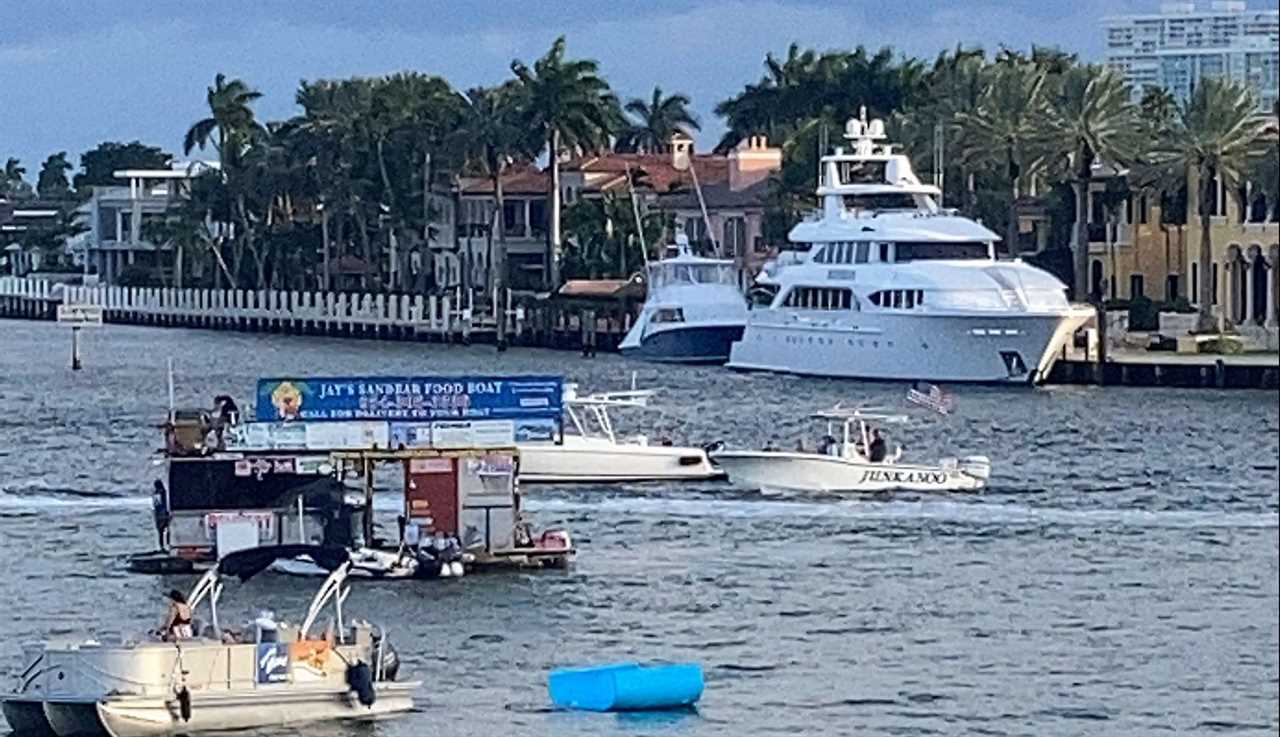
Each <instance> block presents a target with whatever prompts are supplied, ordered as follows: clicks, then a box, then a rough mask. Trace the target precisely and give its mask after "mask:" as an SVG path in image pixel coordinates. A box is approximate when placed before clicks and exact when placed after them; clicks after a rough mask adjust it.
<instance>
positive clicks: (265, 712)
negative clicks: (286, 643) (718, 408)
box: [59, 683, 418, 737]
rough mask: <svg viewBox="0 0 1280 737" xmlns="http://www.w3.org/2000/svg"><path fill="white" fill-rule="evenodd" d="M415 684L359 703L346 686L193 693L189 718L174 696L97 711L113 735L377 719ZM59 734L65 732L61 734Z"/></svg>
mask: <svg viewBox="0 0 1280 737" xmlns="http://www.w3.org/2000/svg"><path fill="white" fill-rule="evenodd" d="M417 686H418V684H417V683H390V684H379V685H378V686H377V687H376V688H375V691H376V693H377V699H376V700H375V701H374V703H373V704H372V705H370V706H365V705H363V704H361V703H360V702H359V701H358V700H357V699H356V698H355V695H354V694H352V693H350V692H348V691H347V690H346V689H334V688H315V689H299V688H296V687H295V688H289V689H282V690H281V691H280V692H279V693H275V694H273V693H263V692H258V693H254V694H252V695H251V696H249V697H248V698H246V695H245V694H243V693H239V694H238V693H226V694H198V695H197V694H193V695H192V699H191V719H190V721H184V720H183V719H182V716H181V714H180V713H179V712H178V709H177V704H176V702H174V701H173V700H164V699H158V698H112V699H105V700H103V701H100V702H98V703H97V704H96V705H95V706H96V715H97V718H98V721H99V722H100V724H101V726H102V728H103V732H104V733H105V734H107V735H110V737H160V736H162V735H170V734H175V733H186V732H206V731H215V730H216V731H221V730H234V729H251V728H253V727H266V726H278V725H286V724H302V723H305V722H315V721H329V720H343V719H379V718H382V717H386V716H390V715H392V714H398V713H401V712H406V711H409V710H411V709H412V708H413V691H414V689H416V688H417ZM59 737H63V735H62V734H61V733H59Z"/></svg>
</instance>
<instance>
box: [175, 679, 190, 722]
mask: <svg viewBox="0 0 1280 737" xmlns="http://www.w3.org/2000/svg"><path fill="white" fill-rule="evenodd" d="M178 714H179V715H180V716H181V717H182V721H184V722H189V721H191V692H190V691H188V690H187V687H186V686H183V687H182V688H179V689H178Z"/></svg>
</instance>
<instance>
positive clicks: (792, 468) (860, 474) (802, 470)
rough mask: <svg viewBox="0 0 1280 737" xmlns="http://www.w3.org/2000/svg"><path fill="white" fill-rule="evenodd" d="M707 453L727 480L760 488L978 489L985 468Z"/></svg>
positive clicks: (758, 453) (764, 453)
mask: <svg viewBox="0 0 1280 737" xmlns="http://www.w3.org/2000/svg"><path fill="white" fill-rule="evenodd" d="M713 457H714V459H715V462H716V463H717V464H719V465H720V467H721V468H723V469H724V470H725V472H726V473H728V475H729V481H730V483H732V484H734V485H735V486H740V487H743V488H748V489H761V490H764V491H820V492H853V493H867V492H880V491H934V492H944V491H978V490H980V489H982V488H983V487H984V486H986V475H985V474H986V473H989V471H990V464H989V463H986V462H985V459H982V460H980V461H979V460H976V459H975V460H971V461H969V463H970V467H971V468H973V470H974V472H973V473H969V472H966V471H965V470H963V468H964V467H963V466H961V465H959V464H951V466H945V465H944V466H925V465H917V464H905V463H904V464H897V463H866V462H859V461H854V460H850V459H846V458H840V457H836V456H824V455H819V454H816V453H787V452H778V451H722V452H718V453H715V454H714V456H713ZM984 467H985V471H984V470H982V469H983V468H984Z"/></svg>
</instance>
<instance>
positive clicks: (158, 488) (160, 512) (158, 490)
mask: <svg viewBox="0 0 1280 737" xmlns="http://www.w3.org/2000/svg"><path fill="white" fill-rule="evenodd" d="M167 496H168V495H167V494H166V493H165V489H164V482H163V481H161V480H160V479H156V483H155V485H154V486H153V487H152V491H151V516H152V517H153V518H154V520H155V524H156V536H157V538H158V540H159V544H160V547H159V548H157V549H158V550H164V548H165V538H166V537H167V533H168V532H169V522H170V520H171V519H172V518H173V516H172V515H171V514H169V502H168V500H167V499H166V497H167Z"/></svg>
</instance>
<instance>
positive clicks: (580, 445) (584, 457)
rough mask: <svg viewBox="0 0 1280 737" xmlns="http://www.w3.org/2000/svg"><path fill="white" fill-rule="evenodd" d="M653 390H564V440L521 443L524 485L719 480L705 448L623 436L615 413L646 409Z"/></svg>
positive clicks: (574, 388) (719, 475)
mask: <svg viewBox="0 0 1280 737" xmlns="http://www.w3.org/2000/svg"><path fill="white" fill-rule="evenodd" d="M654 394H655V392H654V390H652V389H645V390H635V389H633V390H631V391H622V392H603V393H599V394H590V395H586V396H579V395H578V394H577V390H576V387H575V386H574V385H572V384H569V385H566V386H565V396H564V408H565V410H564V414H565V418H566V420H567V422H566V423H565V424H566V427H565V428H564V431H563V432H562V433H560V437H559V438H557V439H554V440H550V441H541V442H528V443H520V444H519V445H518V447H519V450H520V480H521V481H523V482H527V483H566V482H593V483H609V482H619V481H695V480H699V479H711V478H719V477H721V476H723V475H724V474H723V472H722V471H720V470H719V469H717V468H716V467H715V466H713V465H712V464H711V461H710V460H709V459H708V458H707V452H706V450H705V449H703V448H693V447H686V446H677V445H670V444H666V443H653V442H650V440H649V438H648V437H646V436H644V435H634V436H630V437H618V436H617V435H616V434H615V433H614V429H613V421H612V420H611V419H610V417H609V409H610V408H643V407H648V406H649V399H650V398H652V397H653V396H654Z"/></svg>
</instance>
